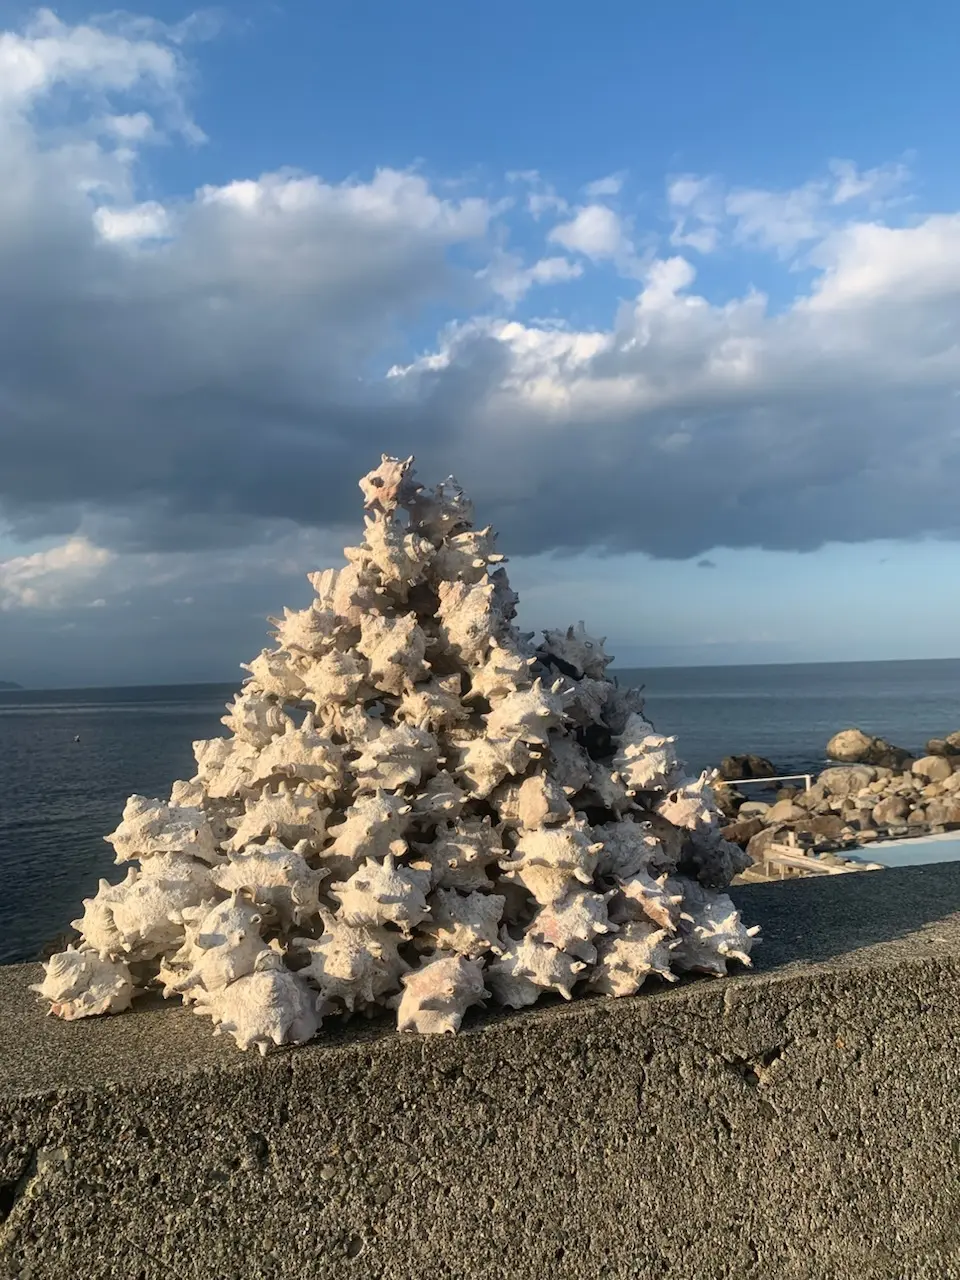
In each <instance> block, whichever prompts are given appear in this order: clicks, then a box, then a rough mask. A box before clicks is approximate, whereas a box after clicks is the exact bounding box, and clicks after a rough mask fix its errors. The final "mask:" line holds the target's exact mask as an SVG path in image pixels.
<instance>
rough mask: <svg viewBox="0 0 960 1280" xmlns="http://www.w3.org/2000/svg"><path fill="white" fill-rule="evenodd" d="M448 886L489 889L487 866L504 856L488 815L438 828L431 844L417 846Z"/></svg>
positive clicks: (437, 877) (436, 878)
mask: <svg viewBox="0 0 960 1280" xmlns="http://www.w3.org/2000/svg"><path fill="white" fill-rule="evenodd" d="M414 848H415V849H416V851H417V853H418V854H420V855H421V856H422V857H423V858H424V859H425V860H426V861H427V862H428V863H429V865H430V867H431V868H432V879H433V883H434V884H435V885H437V886H439V887H440V888H445V889H464V890H467V891H469V890H472V889H489V888H490V879H489V876H488V875H487V868H488V867H493V866H494V864H495V863H496V862H497V859H498V858H502V857H503V855H504V848H503V844H502V842H501V840H500V833H499V831H498V830H497V829H496V827H494V826H493V825H492V823H491V821H490V819H489V818H466V819H463V820H461V821H459V822H455V823H453V824H452V825H449V826H447V827H443V828H440V829H438V831H437V834H436V837H435V838H434V840H433V841H432V843H430V844H416V845H414Z"/></svg>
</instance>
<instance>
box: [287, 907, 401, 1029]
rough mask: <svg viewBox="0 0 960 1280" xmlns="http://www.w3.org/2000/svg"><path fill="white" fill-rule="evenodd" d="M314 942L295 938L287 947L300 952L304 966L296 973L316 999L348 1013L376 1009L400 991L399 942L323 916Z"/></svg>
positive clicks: (365, 927)
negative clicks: (306, 958)
mask: <svg viewBox="0 0 960 1280" xmlns="http://www.w3.org/2000/svg"><path fill="white" fill-rule="evenodd" d="M321 918H322V920H323V933H322V934H321V936H320V937H319V938H295V939H294V940H293V942H292V943H291V947H292V948H293V950H295V951H300V952H305V953H306V954H307V955H308V956H309V957H310V961H309V964H307V965H306V967H304V968H303V969H299V970H298V973H299V975H300V977H301V978H304V979H305V980H307V981H308V982H311V983H313V985H314V986H315V987H316V988H317V990H318V991H319V992H320V993H321V995H322V996H323V997H324V998H325V999H327V1000H331V1001H337V1002H338V1003H339V1004H342V1005H343V1007H344V1008H345V1009H346V1010H347V1011H348V1012H349V1013H353V1012H354V1010H355V1009H358V1008H362V1007H363V1006H365V1005H373V1004H376V1003H377V1002H378V1001H380V1000H381V998H382V997H383V996H385V995H389V994H391V993H393V992H396V991H398V990H399V987H400V978H401V977H402V975H403V974H404V973H406V972H407V970H408V969H409V967H410V966H409V965H408V964H407V962H406V961H405V960H404V959H403V957H402V956H401V955H400V951H399V947H400V943H401V940H402V939H401V937H400V935H399V934H398V933H392V932H391V931H390V930H388V929H384V928H379V927H377V926H374V925H356V924H347V923H346V921H344V920H342V919H340V918H339V917H337V916H335V915H331V914H330V913H329V912H327V911H324V912H323V913H322V916H321Z"/></svg>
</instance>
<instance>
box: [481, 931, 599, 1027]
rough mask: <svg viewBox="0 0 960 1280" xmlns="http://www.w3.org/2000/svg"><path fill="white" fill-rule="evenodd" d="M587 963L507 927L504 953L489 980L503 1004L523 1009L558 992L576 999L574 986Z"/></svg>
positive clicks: (490, 968)
mask: <svg viewBox="0 0 960 1280" xmlns="http://www.w3.org/2000/svg"><path fill="white" fill-rule="evenodd" d="M586 968H587V966H586V964H585V963H584V961H583V960H577V959H576V958H575V957H574V956H571V955H568V954H567V953H566V952H563V951H559V950H558V949H557V948H556V947H554V946H551V945H550V943H548V942H538V941H537V940H536V939H535V938H532V937H531V936H530V934H525V935H524V936H523V938H521V939H520V941H517V940H516V939H514V938H512V937H511V936H510V934H509V932H508V930H507V929H502V930H501V932H500V954H499V956H497V958H496V959H495V960H494V961H493V962H492V963H491V964H490V965H488V967H487V981H488V982H489V983H490V986H491V988H492V989H493V993H494V995H495V996H496V998H497V1000H498V1001H499V1002H500V1004H504V1005H506V1006H507V1008H508V1009H523V1008H524V1007H525V1006H527V1005H531V1004H536V1002H537V1001H538V1000H539V999H540V997H541V996H543V995H546V994H547V992H549V991H556V992H557V993H558V994H559V995H561V996H563V998H564V1000H571V999H572V998H573V987H574V984H575V983H576V982H579V981H580V979H581V975H583V974H584V971H585V970H586Z"/></svg>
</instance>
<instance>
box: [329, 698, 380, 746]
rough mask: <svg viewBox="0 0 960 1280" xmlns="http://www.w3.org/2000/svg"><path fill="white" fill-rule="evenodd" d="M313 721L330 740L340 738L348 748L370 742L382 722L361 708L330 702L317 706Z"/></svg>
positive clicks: (356, 705)
mask: <svg viewBox="0 0 960 1280" xmlns="http://www.w3.org/2000/svg"><path fill="white" fill-rule="evenodd" d="M314 719H315V720H316V722H317V725H318V727H319V728H320V729H322V730H323V732H324V733H325V734H328V735H330V737H332V738H342V739H343V741H344V743H345V744H347V745H348V746H350V747H354V748H355V747H357V746H359V744H361V743H363V742H371V741H372V740H373V739H374V738H375V737H376V736H377V734H378V733H379V732H380V730H381V729H382V728H383V721H382V720H381V719H379V718H378V717H377V716H373V715H371V714H370V713H369V712H368V711H367V710H366V709H365V708H364V707H363V706H361V705H360V704H355V705H352V706H348V705H346V704H344V703H342V702H330V703H327V704H325V705H324V706H317V707H316V710H315V712H314Z"/></svg>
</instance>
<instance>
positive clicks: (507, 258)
mask: <svg viewBox="0 0 960 1280" xmlns="http://www.w3.org/2000/svg"><path fill="white" fill-rule="evenodd" d="M478 274H479V275H480V277H481V278H485V279H488V280H489V282H490V286H491V288H492V289H493V290H494V292H495V293H497V294H498V295H499V296H500V297H501V298H503V299H504V301H506V302H508V303H510V304H511V305H513V304H515V303H517V302H519V301H520V299H521V298H523V297H525V296H526V294H527V293H529V291H530V289H531V288H533V287H534V286H535V285H547V284H566V283H568V282H569V281H570V280H576V279H578V278H579V277H580V276H582V275H583V266H582V265H581V264H580V263H579V262H571V261H570V259H569V258H563V257H550V258H540V259H538V260H537V261H536V262H534V263H532V264H531V265H530V266H529V267H525V266H524V265H523V259H522V258H520V257H519V255H517V254H497V255H496V256H495V257H494V259H493V261H492V262H491V264H490V266H489V267H485V268H484V269H483V270H482V271H481V272H479V273H478Z"/></svg>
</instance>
